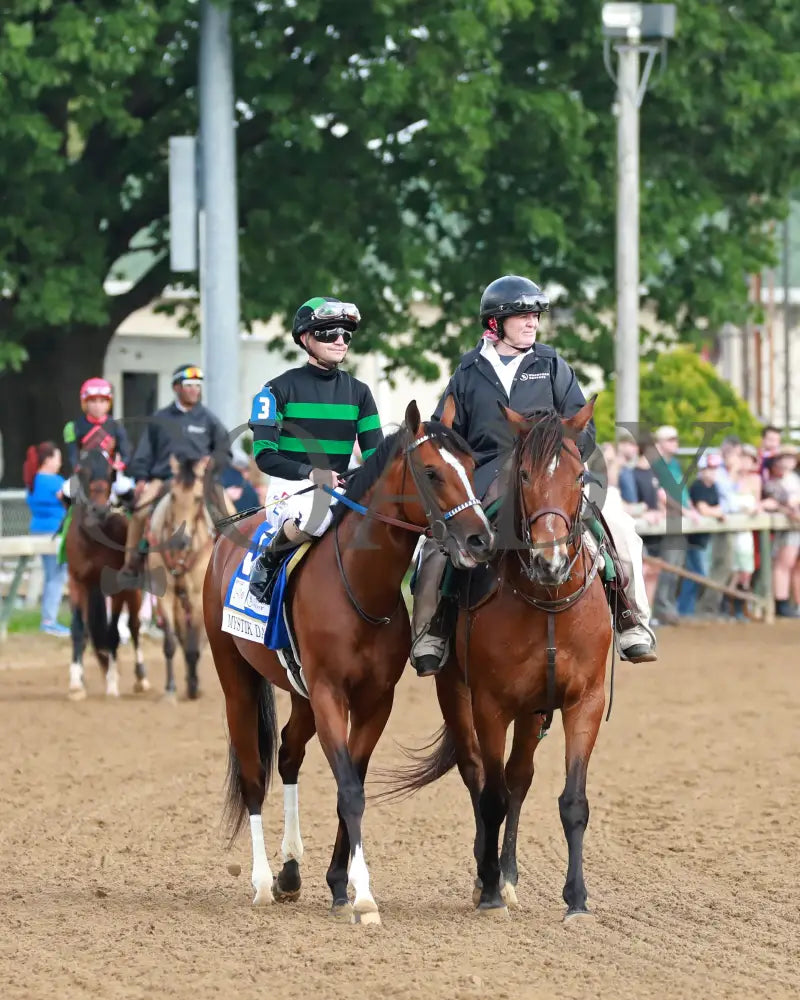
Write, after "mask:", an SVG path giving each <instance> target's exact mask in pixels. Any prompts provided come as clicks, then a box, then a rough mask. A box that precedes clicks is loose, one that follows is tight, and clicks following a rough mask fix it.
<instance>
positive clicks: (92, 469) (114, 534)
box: [64, 448, 150, 700]
mask: <svg viewBox="0 0 800 1000" xmlns="http://www.w3.org/2000/svg"><path fill="white" fill-rule="evenodd" d="M76 473H77V476H78V481H79V490H78V496H77V497H75V498H74V499H73V508H72V517H71V519H70V523H69V527H68V529H67V537H66V539H65V543H64V544H65V552H66V558H67V569H68V573H69V596H70V603H71V605H72V626H71V630H72V663H71V665H70V668H69V697H70V698H71V699H73V700H80V699H82V698H85V697H86V687H85V684H84V677H83V651H84V649H85V647H86V633H87V631H88V633H89V638H90V639H91V642H92V647H93V648H94V651H95V653H96V654H97V659H98V660H99V662H100V667H101V669H102V671H103V674H104V675H105V679H106V694H107V695H109V696H110V697H118V696H119V675H118V671H117V650H118V648H119V629H118V623H119V618H120V615H121V614H122V610H123V608H125V607H127V609H128V615H129V627H130V630H131V641H132V642H133V648H134V651H135V657H136V668H135V670H136V680H135V681H134V685H133V690H134V693H136V694H140V693H143V692H145V691H149V690H150V682H149V681H148V679H147V671H146V670H145V666H144V658H143V656H142V651H141V648H140V647H139V610H140V608H141V605H142V594H141V592H140V591H138V590H124V591H122V592H119V593H116V594H114V595H113V597H112V598H111V618H110V620H109V618H108V614H107V609H106V595H105V593H104V588H103V586H102V583H103V578H104V577H107V576H108V575H109V574H111V575H113V574H114V573H115V572H116V571H117V570H118V569H120V567H121V566H122V564H123V562H124V561H125V536H126V531H127V518H126V516H125V514H124V513H122V512H119V511H113V510H111V509H110V508H109V498H110V494H111V480H112V478H113V475H114V470H113V468H112V466H111V464H110V462H109V461H108V459H107V457H106V456H105V455H104V454H103V452H102V451H100V450H99V449H96V448H93V449H91V450H90V451H87V452H85V453H84V454H83V455H81V458H80V460H79V464H78V468H77V469H76ZM105 589H108V588H105Z"/></svg>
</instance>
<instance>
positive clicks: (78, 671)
mask: <svg viewBox="0 0 800 1000" xmlns="http://www.w3.org/2000/svg"><path fill="white" fill-rule="evenodd" d="M69 689H70V691H82V690H83V667H82V666H81V665H80V663H70V665H69Z"/></svg>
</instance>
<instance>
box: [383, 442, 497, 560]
mask: <svg viewBox="0 0 800 1000" xmlns="http://www.w3.org/2000/svg"><path fill="white" fill-rule="evenodd" d="M435 440H436V439H435V438H434V436H433V435H432V434H423V435H422V437H419V438H414V440H413V441H412V442H411V444H409V445H408V447H407V448H406V449H405V455H404V456H403V485H402V486H401V488H400V492H401V494H402V495H403V496H404V495H405V485H406V469H408V470H409V471H410V472H411V478H412V479H413V480H414V485H415V486H416V487H417V494H418V495H419V500H420V503H421V504H422V509H423V510H424V512H425V517H426V518H427V521H428V531H430V535H431V538H433V540H434V541H435V542H436V543H437V544H439V545H442V543H443V542H444V540H445V538H446V537H447V534H448V528H447V522H448V521H449V520H451V518H454V517H455V516H456V514H460V513H461V511H462V510H469V508H470V507H480V506H481V502H480V500H479V499H478V498H477V497H475V496H473V497H467V499H466V500H465V501H464V502H463V503H460V504H457V505H456V506H455V507H451V508H450V510H447V511H442V510H441V508H440V507H439V505H438V503H437V502H436V497H435V496H434V491H433V489H432V487H431V486H430V484H429V482H428V479H427V477H426V476H425V474H424V472H423V471H421V470H420V467H419V466H420V463H419V460H418V459H417V456H416V455H415V454H414V452H415V451H416V450H417V448H419V447H420V445H423V444H425V442H426V441H435Z"/></svg>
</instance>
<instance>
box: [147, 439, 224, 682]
mask: <svg viewBox="0 0 800 1000" xmlns="http://www.w3.org/2000/svg"><path fill="white" fill-rule="evenodd" d="M208 463H209V459H208V457H204V458H200V459H195V458H192V457H189V456H181V457H177V456H175V455H172V456H170V466H171V468H172V478H171V480H170V482H169V492H168V493H167V494H166V496H164V497H163V498H162V499H161V500H160V501H159V502H158V504H157V505H156V507H155V510H154V511H153V515H152V518H151V521H150V528H149V536H148V537H149V540H150V545H151V548H150V554H149V556H148V559H151V560H152V561H153V563H154V564H155V566H156V567H158V566H159V565H163V566H164V569H165V570H166V592H165V593H164V596H163V597H161V598H160V599H159V610H160V612H161V615H162V618H163V623H164V659H165V660H166V665H167V678H166V694H167V696H168V697H171V698H172V697H174V696H175V690H176V688H175V674H174V671H173V666H172V661H173V658H174V656H175V650H176V648H177V644H176V636H177V640H178V642H180V645H181V649H182V650H183V655H184V658H185V660H186V694H187V697H188V698H190V699H194V698H197V696H198V695H199V693H200V690H199V680H198V675H197V661H198V660H199V659H200V651H201V645H202V641H203V638H204V635H205V632H204V628H203V599H202V594H203V579H204V578H205V575H206V567H207V566H208V560H209V558H210V557H211V550H212V548H213V546H214V535H213V522H212V520H211V517H210V515H209V513H208V511H207V510H206V505H205V503H204V500H205V489H204V477H205V474H206V470H207V468H208Z"/></svg>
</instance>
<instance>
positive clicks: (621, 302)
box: [603, 3, 675, 433]
mask: <svg viewBox="0 0 800 1000" xmlns="http://www.w3.org/2000/svg"><path fill="white" fill-rule="evenodd" d="M603 34H604V35H605V44H604V50H603V55H604V59H605V64H606V69H607V70H608V72H609V75H610V76H611V78H612V80H614V81H615V82H616V84H617V252H616V277H617V334H616V345H615V359H614V368H615V372H616V414H615V417H616V425H617V428H618V430H619V429H621V428H622V427H627V428H628V429H629V430H631V431H634V433H635V428H636V425H637V424H638V422H639V108H640V107H641V103H642V100H643V98H644V95H645V91H646V89H647V83H648V80H649V79H650V73H651V71H652V68H653V63H654V61H655V57H656V55H657V54H658V53H661V55H662V58H663V56H664V52H665V46H666V39H667V38H672V37H673V36H674V34H675V6H674V5H673V4H639V3H607V4H604V5H603ZM612 45H613V48H614V50H615V51H616V53H617V60H618V63H617V65H618V71H617V73H616V74H615V73H614V68H613V66H612V65H611V52H610V49H611V47H612ZM642 52H645V53H646V54H647V59H646V61H645V66H644V72H643V73H642V75H641V79H640V76H639V55H640V53H642Z"/></svg>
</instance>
